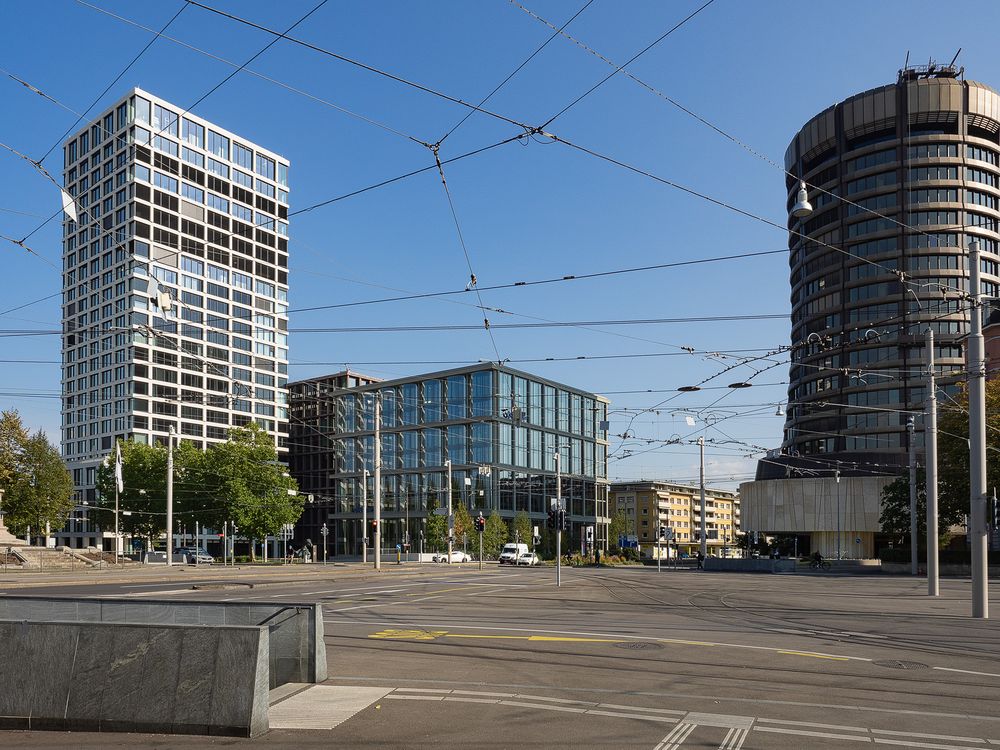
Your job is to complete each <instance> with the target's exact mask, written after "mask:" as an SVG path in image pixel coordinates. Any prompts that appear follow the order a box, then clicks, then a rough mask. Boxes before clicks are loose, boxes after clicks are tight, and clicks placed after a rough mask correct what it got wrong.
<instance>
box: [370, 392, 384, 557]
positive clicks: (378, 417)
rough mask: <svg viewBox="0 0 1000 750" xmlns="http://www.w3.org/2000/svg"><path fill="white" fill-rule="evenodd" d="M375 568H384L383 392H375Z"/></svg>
mask: <svg viewBox="0 0 1000 750" xmlns="http://www.w3.org/2000/svg"><path fill="white" fill-rule="evenodd" d="M374 468H375V538H374V539H373V540H372V541H373V542H374V544H375V570H381V569H382V394H381V393H376V394H375V467H374Z"/></svg>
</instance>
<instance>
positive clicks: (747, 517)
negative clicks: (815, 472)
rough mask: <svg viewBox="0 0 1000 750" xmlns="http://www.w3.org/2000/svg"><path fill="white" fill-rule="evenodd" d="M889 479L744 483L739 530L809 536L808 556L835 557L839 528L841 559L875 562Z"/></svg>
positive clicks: (832, 478)
mask: <svg viewBox="0 0 1000 750" xmlns="http://www.w3.org/2000/svg"><path fill="white" fill-rule="evenodd" d="M892 480H893V477H842V478H841V480H840V482H839V483H838V482H837V481H836V480H835V479H834V477H832V476H829V477H816V478H810V479H767V480H759V481H755V482H744V483H743V484H741V485H740V497H741V499H742V516H743V518H742V528H743V529H750V530H753V531H761V532H766V533H768V534H791V533H798V534H811V535H812V537H813V538H812V541H813V545H812V549H810V550H808V551H809V552H813V551H816V550H818V551H819V552H821V553H822V554H823V555H824V556H825V557H836V555H837V533H838V532H837V529H838V525H839V527H840V545H841V552H842V553H843V555H845V556H850V557H862V558H868V557H873V556H874V554H875V550H874V541H875V533H877V532H878V531H880V526H879V514H880V512H881V505H882V502H881V497H882V488H883V487H885V485H887V484H889V483H890V482H891V481H892ZM858 538H860V539H861V543H860V544H858V543H857V542H856V540H857V539H858ZM805 551H806V550H801V549H800V550H799V552H805Z"/></svg>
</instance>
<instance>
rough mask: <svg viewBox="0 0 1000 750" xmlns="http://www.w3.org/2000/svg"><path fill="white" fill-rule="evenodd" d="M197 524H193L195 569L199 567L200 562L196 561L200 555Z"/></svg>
mask: <svg viewBox="0 0 1000 750" xmlns="http://www.w3.org/2000/svg"><path fill="white" fill-rule="evenodd" d="M198 549H199V547H198V522H197V521H195V522H194V566H195V567H196V568H197V567H199V566H200V565H201V561H200V560H199V559H198V558H199V557H201V555H199V554H198Z"/></svg>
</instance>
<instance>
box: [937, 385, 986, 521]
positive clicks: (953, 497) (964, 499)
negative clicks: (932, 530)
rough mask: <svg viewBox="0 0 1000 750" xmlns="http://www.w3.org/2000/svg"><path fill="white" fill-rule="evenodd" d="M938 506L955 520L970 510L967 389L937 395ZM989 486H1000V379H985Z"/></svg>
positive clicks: (958, 519)
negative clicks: (952, 395) (999, 455)
mask: <svg viewBox="0 0 1000 750" xmlns="http://www.w3.org/2000/svg"><path fill="white" fill-rule="evenodd" d="M938 408H939V414H938V507H939V513H940V514H941V515H942V516H944V515H945V511H944V509H945V508H947V509H948V513H949V516H950V517H951V518H952V519H956V516H955V515H953V513H952V512H953V511H957V510H958V509H959V508H960V509H961V515H959V516H958V517H957V520H955V522H956V523H960V522H961V518H962V516H964V515H965V514H967V513H968V512H969V443H968V440H967V438H968V436H969V395H968V392H967V391H966V390H965V389H964V387H963V391H962V392H961V393H960V394H959V396H958V398H955V399H949V398H947V397H943V396H939V397H938ZM986 446H987V447H986V451H987V459H988V460H987V462H986V486H987V488H989V491H992V488H993V487H1000V461H996V460H993V456H995V455H996V454H997V452H1000V378H994V379H993V380H988V381H986Z"/></svg>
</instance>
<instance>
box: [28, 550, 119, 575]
mask: <svg viewBox="0 0 1000 750" xmlns="http://www.w3.org/2000/svg"><path fill="white" fill-rule="evenodd" d="M11 552H12V556H13V557H15V558H20V560H21V570H36V571H37V570H43V571H44V570H82V569H85V568H92V567H96V566H98V565H101V564H102V563H99V562H98V561H97V560H91V559H87V558H86V557H84V556H83V555H82V554H81V553H80V552H77V551H76V550H71V549H69V548H68V547H55V548H53V549H50V548H46V547H14V548H13V549H12V550H11Z"/></svg>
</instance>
